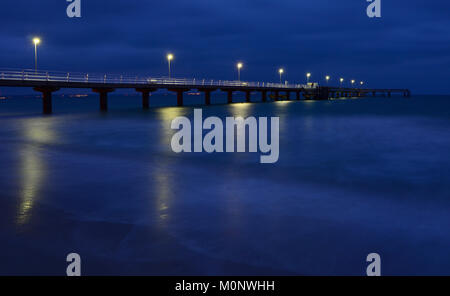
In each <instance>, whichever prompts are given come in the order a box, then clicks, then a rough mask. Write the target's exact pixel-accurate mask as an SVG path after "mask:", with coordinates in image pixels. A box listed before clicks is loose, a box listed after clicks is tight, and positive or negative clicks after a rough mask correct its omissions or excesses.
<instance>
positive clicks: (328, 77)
mask: <svg viewBox="0 0 450 296" xmlns="http://www.w3.org/2000/svg"><path fill="white" fill-rule="evenodd" d="M325 80H326V81H327V85H328V81H329V80H330V76H328V75H327V76H325Z"/></svg>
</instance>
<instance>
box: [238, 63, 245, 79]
mask: <svg viewBox="0 0 450 296" xmlns="http://www.w3.org/2000/svg"><path fill="white" fill-rule="evenodd" d="M243 66H244V65H243V64H242V63H237V65H236V67H237V69H238V81H239V82H240V81H241V69H242V67H243Z"/></svg>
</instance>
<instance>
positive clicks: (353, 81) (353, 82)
mask: <svg viewBox="0 0 450 296" xmlns="http://www.w3.org/2000/svg"><path fill="white" fill-rule="evenodd" d="M350 82H351V83H352V87H353V84H355V80H354V79H352V81H350Z"/></svg>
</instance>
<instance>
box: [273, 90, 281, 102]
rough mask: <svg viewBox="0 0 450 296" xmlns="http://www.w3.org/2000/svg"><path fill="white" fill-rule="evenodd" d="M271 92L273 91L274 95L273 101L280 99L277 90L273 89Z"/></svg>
mask: <svg viewBox="0 0 450 296" xmlns="http://www.w3.org/2000/svg"><path fill="white" fill-rule="evenodd" d="M273 93H274V95H275V101H279V100H280V94H279V92H278V91H277V90H276V91H274V92H273Z"/></svg>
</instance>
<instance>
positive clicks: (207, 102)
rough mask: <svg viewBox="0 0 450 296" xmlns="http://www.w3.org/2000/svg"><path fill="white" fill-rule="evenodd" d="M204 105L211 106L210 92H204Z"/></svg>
mask: <svg viewBox="0 0 450 296" xmlns="http://www.w3.org/2000/svg"><path fill="white" fill-rule="evenodd" d="M205 105H211V91H205Z"/></svg>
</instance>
